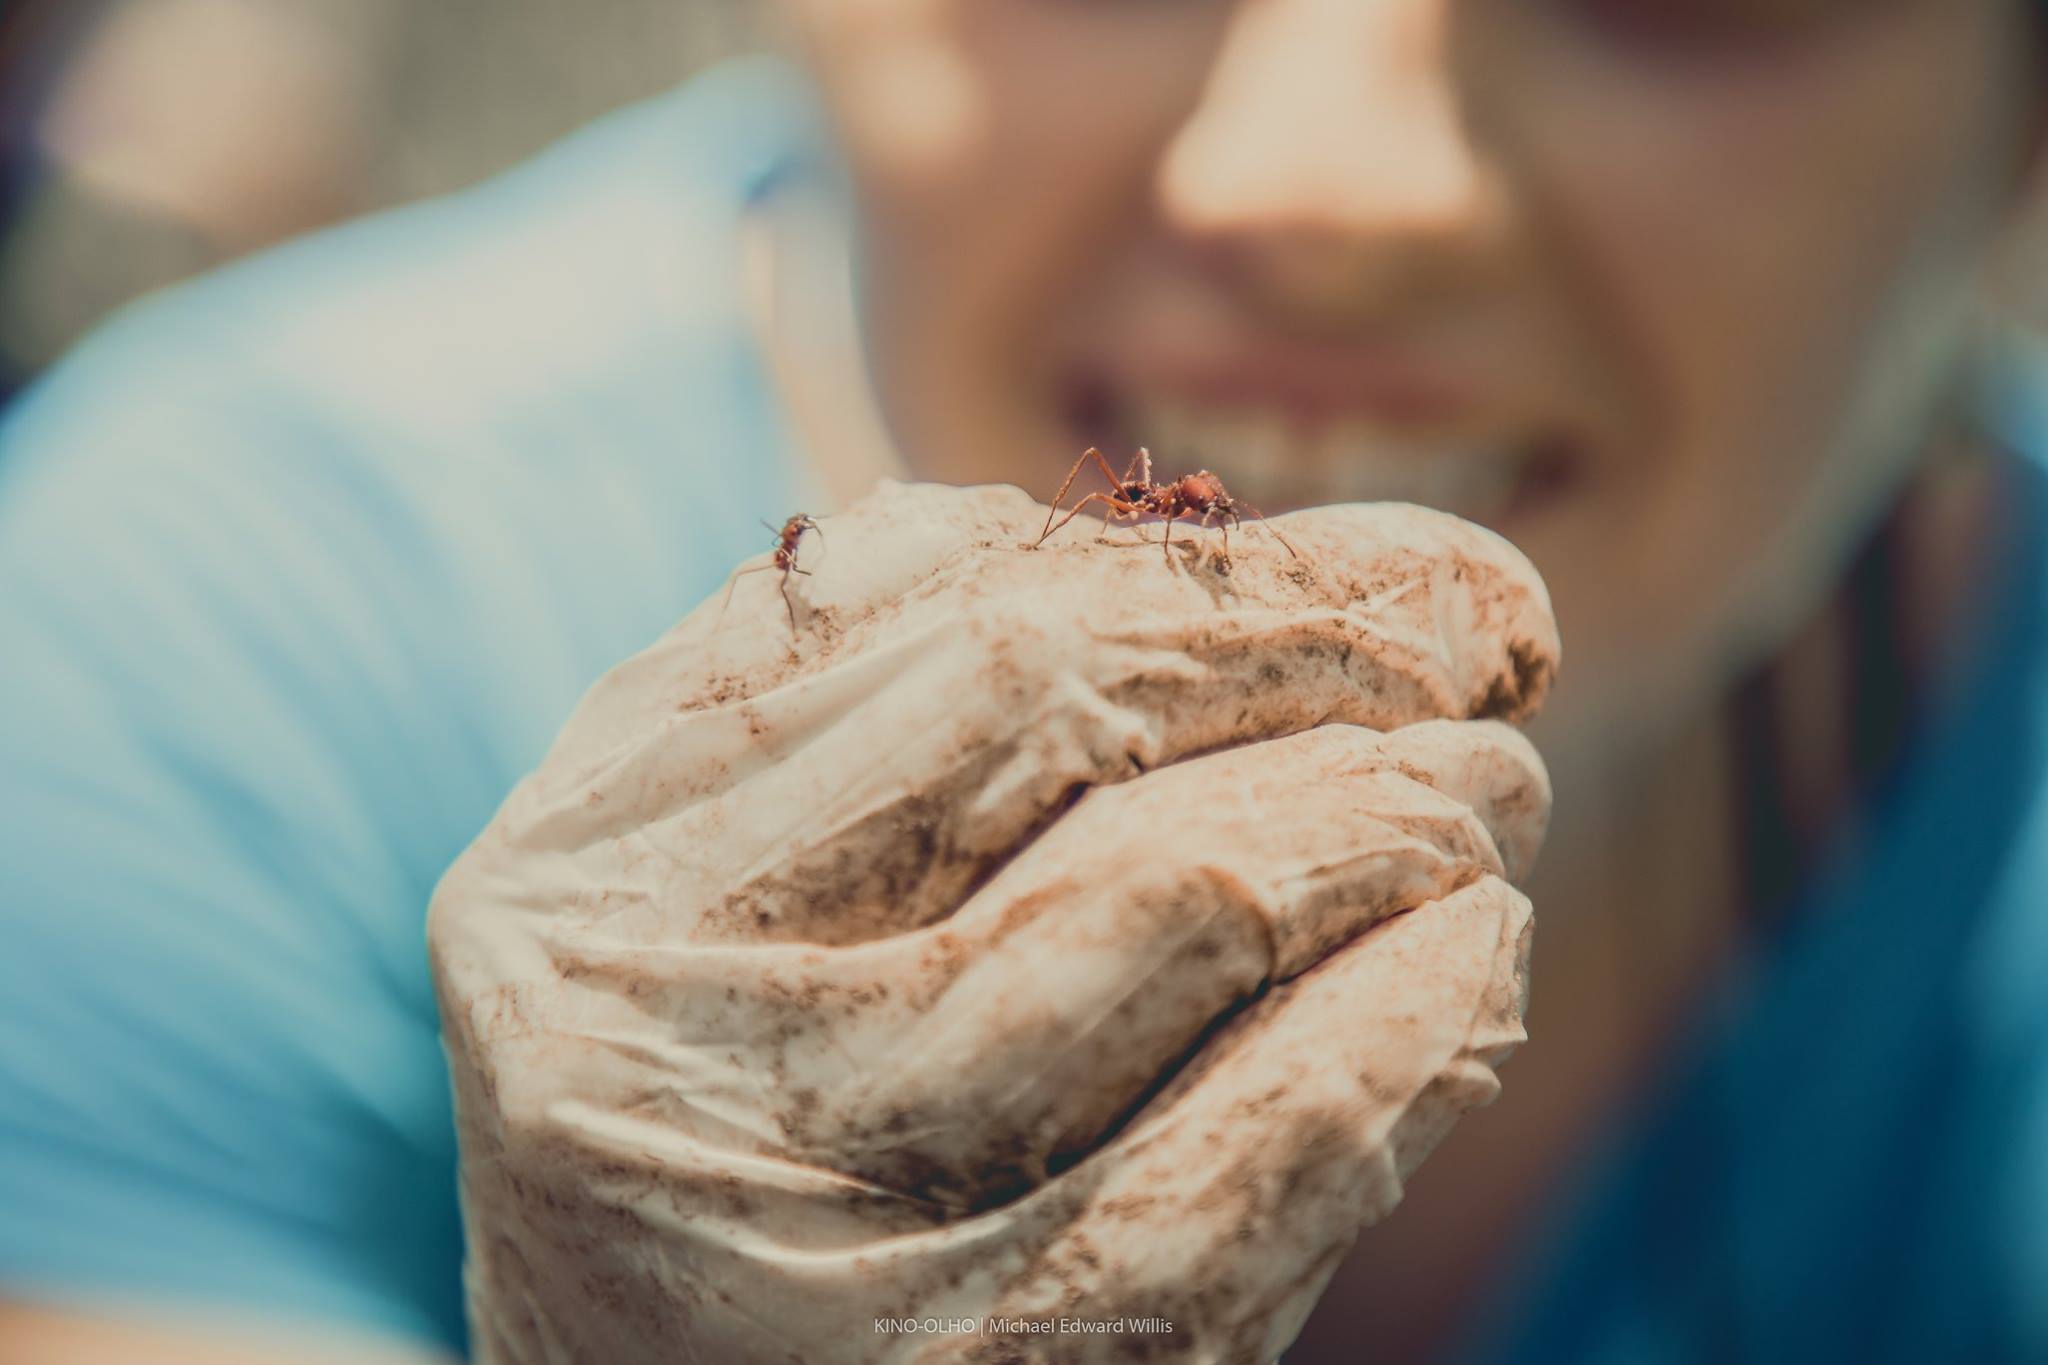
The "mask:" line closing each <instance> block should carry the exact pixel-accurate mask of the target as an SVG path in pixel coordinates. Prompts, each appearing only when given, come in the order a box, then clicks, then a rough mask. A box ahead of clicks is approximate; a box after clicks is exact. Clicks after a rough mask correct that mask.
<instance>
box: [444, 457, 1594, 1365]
mask: <svg viewBox="0 0 2048 1365" xmlns="http://www.w3.org/2000/svg"><path fill="white" fill-rule="evenodd" d="M1044 520H1045V508H1044V507H1043V506H1041V505H1039V504H1037V503H1034V502H1032V501H1031V500H1030V499H1029V498H1028V497H1026V496H1025V495H1024V494H1022V493H1020V492H1018V491H1017V490H1015V489H1007V488H980V489H965V490H963V489H952V488H942V487H935V486H908V485H888V486H886V487H884V488H883V489H882V490H881V491H880V492H878V493H876V494H875V495H874V496H873V497H871V498H869V499H868V500H866V501H864V502H862V503H861V504H859V505H858V506H856V507H855V508H853V509H852V510H851V511H849V512H847V513H845V514H844V515H842V516H839V517H835V518H832V519H831V520H829V521H827V522H826V523H825V528H826V533H827V537H828V539H827V542H826V545H827V546H828V547H829V548H827V549H824V550H823V551H821V549H820V546H819V544H818V542H817V541H815V540H807V541H806V542H805V545H804V548H803V550H802V552H801V553H802V558H801V561H800V562H801V564H802V566H803V567H805V568H807V569H812V570H813V571H814V573H813V576H811V577H808V578H798V579H795V580H793V581H792V584H791V587H790V593H791V597H792V599H793V601H794V610H795V615H796V621H797V629H796V631H795V633H794V634H792V631H791V627H790V621H789V614H788V610H787V609H786V608H785V606H784V601H783V598H782V596H781V584H780V582H779V578H780V576H779V575H778V574H777V573H774V572H767V573H755V574H751V575H748V576H746V577H744V578H742V579H741V580H740V582H739V585H738V591H737V593H736V594H735V595H734V596H733V598H732V601H731V604H730V606H729V607H727V608H724V609H721V607H720V603H719V600H718V599H719V598H720V597H723V596H724V594H723V593H720V594H717V595H714V597H713V598H712V599H711V600H710V603H709V605H707V606H706V607H704V608H701V609H699V610H698V611H697V612H696V613H695V614H693V615H692V616H691V617H690V618H689V619H687V620H685V621H684V622H683V623H682V624H681V625H680V626H678V627H677V628H676V629H675V630H673V631H672V632H670V633H669V634H668V635H667V636H665V637H664V638H663V639H662V640H660V641H659V642H658V643H656V644H655V645H654V646H653V647H652V648H651V649H649V650H648V651H646V652H645V653H643V654H641V655H639V656H637V657H636V658H633V659H631V660H629V661H627V662H626V663H624V664H622V665H621V666H620V667H619V668H617V669H616V670H614V671H613V672H612V673H611V674H610V675H609V676H607V677H606V678H605V679H604V680H603V681H601V682H600V683H599V684H598V685H597V686H596V687H595V688H594V689H593V690H592V692H591V693H590V695H589V696H588V697H587V698H585V700H584V701H583V703H582V705H581V706H580V707H579V708H578V710H577V711H576V713H575V715H574V716H573V717H572V718H571V719H570V721H569V723H568V726H567V728H566V729H565V730H564V731H563V733H562V735H561V737H560V738H559V740H558V741H557V742H556V744H555V746H554V748H553V750H552V751H551V752H550V753H549V755H548V757H547V759H546V761H545V762H544V763H543V765H542V766H541V768H540V770H539V771H538V772H536V773H535V774H534V775H533V776H531V777H530V778H528V779H527V780H526V781H525V782H524V783H522V784H521V785H520V786H519V788H518V789H517V790H516V791H515V792H514V793H513V794H512V796H511V797H510V798H509V799H508V800H507V801H506V803H505V806H504V808H503V809H502V810H501V811H500V812H499V813H498V816H497V818H496V819H495V820H494V821H493V822H492V824H491V826H490V828H489V829H488V830H487V831H485V833H484V834H483V835H482V836H481V837H480V838H479V839H478V840H477V842H476V843H475V845H473V846H472V847H471V848H470V850H469V851H468V852H467V853H466V854H465V855H464V856H463V858H462V859H461V860H460V861H459V862H458V863H457V864H456V865H455V867H454V868H453V869H452V870H451V871H450V872H449V874H448V876H447V877H446V879H445V880H444V881H443V882H442V884H441V887H440V888H439V890H438V892H437V893H436V896H435V899H434V904H433V910H432V916H431V929H430V932H431V940H432V947H433V954H434V963H435V969H436V979H437V984H438V987H439V991H440V997H441V1007H442V1012H443V1016H444V1019H445V1022H446V1028H447V1041H448V1050H449V1055H450V1060H451V1063H452V1065H453V1069H454V1077H455V1088H456V1099H457V1114H458V1120H459V1130H460V1137H461V1145H462V1177H463V1203H464V1213H465V1219H466V1224H467V1229H468V1238H469V1257H470V1261H469V1267H468V1279H469V1296H470V1310H471V1316H472V1321H473V1324H474V1339H475V1340H474V1344H475V1350H476V1353H477V1359H478V1360H479V1361H482V1362H486V1363H487V1365H507V1363H509V1362H517V1363H518V1365H537V1363H538V1362H543V1361H548V1362H567V1361H576V1362H601V1363H602V1365H628V1363H630V1362H640V1361H648V1362H653V1361H662V1362H678V1361H706V1362H719V1363H720V1365H729V1363H730V1362H740V1361H788V1362H798V1363H800V1365H819V1363H820V1362H831V1361H907V1360H927V1359H948V1360H953V1359H963V1358H964V1359H987V1360H1048V1361H1051V1360H1057V1361H1091V1360H1111V1359H1125V1358H1132V1357H1134V1356H1138V1355H1141V1354H1143V1355H1144V1358H1147V1359H1169V1358H1170V1359H1176V1360H1203V1361H1208V1360H1217V1361H1222V1360H1229V1361H1251V1360H1271V1359H1273V1358H1274V1357H1275V1356H1277V1354H1278V1353H1279V1352H1280V1350H1281V1349H1282V1348H1284V1347H1285V1346H1286V1345H1287V1343H1288V1342H1289V1341H1291V1340H1292V1339H1293V1337H1294V1335H1295V1333H1296V1332H1297V1330H1298V1329H1299V1327H1300V1325H1301V1323H1302V1321H1303V1319H1304V1318H1305V1317H1306V1316H1307V1314H1308V1311H1309V1309H1310V1307H1311V1306H1312V1305H1313V1304H1314V1302H1315V1299H1316V1297H1317V1295H1318V1294H1319V1293H1320V1292H1321V1290H1322V1287H1323V1285H1324V1284H1325V1283H1326V1282H1327V1280H1328V1277H1329V1275H1330V1273H1331V1271H1332V1270H1333V1269H1334V1268H1335V1267H1336V1265H1337V1263H1338V1261H1339V1260H1340V1259H1341V1258H1342V1256H1343V1255H1344V1253H1345V1251H1346V1250H1347V1248H1348V1247H1349V1246H1350V1245H1351V1243H1352V1241H1353V1239H1354V1238H1355V1237H1356V1235H1357V1233H1358V1231H1359V1229H1360V1228H1361V1227H1363V1226H1364V1225H1366V1224H1368V1223H1370V1222H1372V1221H1373V1220H1375V1219H1377V1218H1378V1217H1380V1216H1381V1215H1383V1214H1385V1213H1386V1212H1387V1210H1388V1209H1389V1208H1391V1207H1392V1206H1393V1204H1394V1203H1395V1201H1396V1200H1397V1199H1398V1198H1399V1196H1400V1191H1401V1181H1402V1179H1403V1177H1404V1176H1405V1175H1406V1174H1407V1172H1408V1171H1409V1170H1410V1169H1411V1168H1412V1167H1413V1166H1414V1165H1415V1164H1416V1163H1417V1162H1418V1161H1419V1160H1420V1159H1421V1158H1422V1156H1423V1155H1424V1154H1425V1153H1426V1152H1427V1151H1428V1149H1429V1148H1430V1147H1431V1146H1432V1145H1434V1143H1435V1142H1436V1141H1437V1140H1438V1139H1439V1138H1440V1137H1441V1136H1442V1135H1443V1134H1444V1133H1445V1131H1447V1129H1448V1128H1449V1126H1450V1124H1451V1123H1452V1122H1453V1120H1454V1119H1455V1117H1456V1116H1457V1114H1458V1113H1459V1112H1461V1111H1462V1110H1464V1109H1466V1108H1468V1107H1470V1106H1471V1105H1474V1104H1478V1103H1483V1102H1484V1101H1486V1100H1487V1099H1489V1098H1491V1096H1492V1095H1493V1094H1494V1092H1495V1090H1496V1088H1497V1083H1496V1081H1495V1079H1494V1075H1493V1070H1492V1068H1493V1067H1494V1066H1495V1065H1496V1064H1498V1062H1499V1061H1500V1060H1501V1059H1502V1058H1503V1057H1504V1056H1505V1055H1506V1054H1507V1052H1508V1051H1509V1050H1510V1049H1511V1048H1512V1047H1513V1046H1514V1045H1515V1044H1516V1043H1517V1042H1519V1041H1520V1040H1521V1038H1522V1037H1523V1034H1522V1029H1521V1012H1522V1006H1523V1001H1524V997H1525V990H1524V975H1525V970H1526V962H1527V951H1528V938H1529V908H1528V904H1527V902H1526V901H1525V900H1524V899H1523V898H1522V897H1521V895H1520V894H1519V893H1517V892H1516V891H1514V890H1513V889H1512V888H1511V887H1510V885H1509V881H1510V880H1511V879H1512V878H1514V877H1515V876H1516V875H1518V874H1519V873H1520V872H1521V871H1523V870H1524V869H1526V867H1527V866H1528V864H1529V862H1530V860H1531V859H1532V858H1533V856H1534V854H1535V850H1536V846H1537V844H1538V842H1539V841H1540V839H1541V837H1542V830H1543V826H1544V823H1545V820H1546V818H1547V815H1548V810H1549V787H1548V783H1547V779H1546V778H1545V776H1544V772H1543V768H1542V765H1541V763H1540V762H1539V761H1538V759H1537V757H1536V755H1535V753H1534V752H1533V751H1532V750H1531V749H1530V747H1529V746H1528V744H1527V742H1526V741H1524V740H1523V739H1522V738H1521V736H1520V735H1519V734H1518V733H1517V732H1516V731H1515V730H1513V729H1512V728H1510V727H1509V726H1508V725H1507V724H1503V723H1501V720H1499V719H1493V718H1496V717H1497V718H1502V719H1506V720H1513V719H1518V718H1520V717H1522V716H1524V715H1526V714H1527V713H1528V712H1529V711H1530V710H1531V709H1533V707H1534V706H1535V705H1536V704H1537V702H1538V701H1539V699H1540V695H1541V693H1542V691H1543V690H1544V687H1545V686H1546V685H1547V682H1548V680H1549V678H1550V675H1551V672H1552V670H1553V668H1554V666H1555V661H1556V656H1557V641H1556V635H1555V630H1554V627H1553V625H1552V621H1551V616H1550V610H1549V604H1548V601H1547V599H1546V597H1545V595H1544V592H1543V588H1542V585H1541V584H1540V582H1539V581H1538V580H1537V578H1536V576H1535V574H1534V572H1533V571H1532V570H1531V569H1530V568H1529V566H1528V564H1527V563H1526V562H1525V561H1524V560H1523V559H1522V558H1521V556H1520V555H1519V554H1517V553H1516V552H1515V551H1514V550H1513V549H1511V548H1510V547H1508V546H1507V545H1506V544H1505V542H1503V541H1501V540H1499V539H1498V538H1497V537H1495V536H1493V535H1491V534H1490V533H1488V532H1485V531H1483V530H1480V529H1478V528H1476V527H1472V526H1469V525H1467V524H1465V523H1463V522H1460V521H1457V520H1455V519H1453V518H1451V517H1448V516H1443V515H1440V514H1437V513H1433V512H1427V511H1423V510H1420V509H1417V508H1412V507H1399V506H1373V507H1356V506H1354V507H1339V508H1328V509H1322V510H1318V511H1315V512H1310V513H1301V514H1296V515H1294V516H1290V517H1288V518H1286V520H1285V522H1284V526H1285V532H1286V536H1287V539H1288V541H1289V542H1291V543H1292V545H1293V546H1294V547H1295V549H1297V550H1298V551H1299V556H1298V557H1296V556H1294V555H1291V554H1289V552H1288V551H1287V550H1286V549H1285V548H1283V547H1282V546H1281V544H1280V543H1279V542H1278V540H1277V539H1276V538H1275V537H1274V536H1273V535H1271V534H1270V533H1269V532H1268V531H1266V530H1262V529H1260V528H1258V527H1256V526H1252V525H1247V526H1246V527H1245V528H1244V529H1242V530H1240V531H1239V532H1237V533H1236V534H1234V535H1233V536H1232V537H1231V550H1232V553H1233V556H1234V560H1233V562H1232V563H1231V564H1230V565H1229V566H1228V567H1227V569H1226V568H1225V567H1224V566H1222V565H1221V564H1219V563H1218V562H1217V561H1216V560H1215V559H1214V558H1213V554H1209V555H1205V554H1204V553H1203V552H1204V551H1209V552H1213V550H1214V547H1215V538H1214V536H1213V535H1209V536H1202V535H1194V534H1188V533H1187V532H1186V529H1185V528H1179V530H1178V531H1177V534H1176V537H1175V539H1176V545H1175V548H1174V552H1173V559H1172V561H1171V562H1169V561H1168V560H1167V558H1166V555H1165V554H1164V552H1162V550H1161V548H1160V547H1159V545H1158V544H1157V543H1156V540H1157V536H1158V530H1157V528H1153V529H1152V530H1151V535H1152V537H1153V543H1149V544H1138V543H1137V541H1136V536H1135V534H1134V533H1133V532H1131V531H1130V530H1121V531H1117V532H1114V533H1112V534H1111V535H1110V536H1109V537H1108V538H1107V539H1103V540H1100V541H1098V540H1096V539H1095V538H1094V537H1093V536H1092V535H1091V534H1087V533H1083V532H1082V530H1081V527H1080V525H1077V526H1075V527H1074V528H1071V529H1070V530H1069V531H1067V532H1065V533H1063V534H1062V535H1061V536H1059V537H1056V538H1055V539H1054V541H1053V542H1051V543H1048V544H1047V545H1045V546H1044V547H1042V548H1038V549H1030V548H1026V546H1027V545H1028V544H1029V542H1030V541H1031V540H1032V539H1033V538H1034V537H1036V535H1037V534H1038V532H1039V529H1040V527H1041V525H1042V524H1043V523H1044ZM1183 540H1185V541H1186V542H1187V543H1186V545H1185V547H1183V545H1182V544H1181V543H1180V542H1181V541H1183ZM1434 718H1448V719H1434ZM1060 1317H1066V1318H1069V1319H1076V1320H1080V1321H1082V1322H1088V1323H1097V1324H1101V1323H1109V1324H1111V1326H1112V1327H1114V1326H1116V1324H1115V1323H1114V1320H1116V1319H1120V1318H1121V1319H1126V1320H1127V1321H1125V1322H1124V1323H1122V1324H1121V1330H1108V1331H1103V1330H1096V1331H1090V1330H1087V1329H1086V1328H1082V1327H1076V1328H1075V1330H1072V1331H1068V1332H1066V1333H1063V1334H1062V1333H1059V1332H1057V1331H1051V1332H1041V1331H1039V1330H1036V1328H1035V1327H1027V1328H1025V1329H1024V1330H1018V1331H1011V1332H1003V1331H998V1330H993V1329H991V1328H990V1326H989V1325H988V1323H987V1322H986V1320H987V1319H990V1318H1031V1319H1034V1320H1044V1321H1045V1322H1046V1323H1047V1324H1049V1325H1057V1319H1058V1318H1060ZM900 1319H918V1320H928V1319H940V1320H943V1321H942V1322H941V1324H940V1326H941V1328H942V1330H941V1332H940V1333H937V1334H934V1333H932V1332H930V1331H929V1330H916V1331H910V1332H892V1331H890V1330H888V1323H887V1322H886V1321H884V1322H881V1324H880V1325H878V1320H900ZM1131 1319H1138V1320H1142V1319H1152V1320H1154V1321H1153V1322H1152V1323H1150V1324H1149V1327H1150V1329H1151V1330H1149V1331H1141V1330H1139V1328H1140V1327H1141V1326H1145V1325H1146V1324H1142V1323H1138V1322H1132V1321H1128V1320H1131ZM963 1320H964V1321H963ZM1166 1324H1170V1329H1169V1328H1168V1327H1167V1325H1166ZM930 1325H931V1324H930V1323H929V1322H924V1323H921V1324H920V1327H921V1328H927V1329H928V1328H929V1326H930ZM1146 1352H1149V1353H1150V1354H1144V1353H1146Z"/></svg>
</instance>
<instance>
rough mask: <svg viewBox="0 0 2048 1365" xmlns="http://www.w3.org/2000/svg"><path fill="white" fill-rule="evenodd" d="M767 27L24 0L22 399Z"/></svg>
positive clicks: (8, 14)
mask: <svg viewBox="0 0 2048 1365" xmlns="http://www.w3.org/2000/svg"><path fill="white" fill-rule="evenodd" d="M755 29H756V24H755V22H754V4H753V0H682V2H680V3H679V0H599V2H597V3H592V0H426V2H424V3H423V2H422V0H0V401H4V399H5V397H6V395H8V394H10V393H12V392H14V391H15V390H17V389H19V388H20V386H21V385H22V384H23V383H24V382H26V381H27V380H28V379H29V378H31V377H33V375H34V374H35V373H36V371H37V370H39V369H40V368H42V367H43V366H44V365H46V364H48V363H49V362H50V360H51V359H53V358H54V357H55V356H57V355H58V354H60V353H61V352H62V351H63V350H64V349H65V348H66V347H67V346H68V345H70V343H71V342H72V341H73V340H75V339H76V338H77V337H78V336H79V335H80V334H81V333H83V332H84V331H85V330H86V329H88V328H89V327H91V326H92V325H93V323H94V322H96V321H97V320H98V319H99V318H100V317H102V316H103V315H105V314H106V313H107V312H108V311H109V310H111V309H113V308H116V307H118V306H120V305H121V304H122V303H124V302H126V301H128V300H129V299H132V298H134V297H136V296H137V295H139V294H142V293H144V292H146V291H148V290H150V289H154V288H156V287H158V286H161V285H164V284H168V283H171V282H173V281H176V280H178V279H181V278H184V277H185V276H187V275H190V274H193V273H195V272H197V271H199V270H203V269H206V268H207V267H210V266H213V265H216V264H218V263H220V262H222V261H225V260H228V259H231V258H233V257H235V256H238V255H241V254H243V253H244V252H248V251H251V250H254V249H256V248H259V247H262V246H266V245H268V244H270V243H273V242H277V241H280V240H282V239H284V238H287V237H290V236H293V235H295V234H297V233H301V232H305V231H308V230H309V229H312V228H317V227H320V226H322V225H324V224H327V223H331V222H334V221H337V220H339V219H342V218H347V217H351V216H353V215H356V214H360V213H365V212H369V211H371V210H374V209H378V208H382V207H386V206H388V205H393V204H399V203H404V202H406V201H408V200H412V199H417V198H420V197H423V196H426V195H431V194H436V193H439V192H442V191H445V190H449V189H453V188H456V187H459V186H461V185H464V184H468V183H471V182H473V181H475V180H478V179H480V178H482V177H484V176H487V175H489V174H490V173H492V172H493V171H496V170H498V169H500V168H502V167H505V166H507V165H510V164H512V163H514V162H516V161H518V160H520V159H521V158H523V157H525V156H527V155H529V154H531V153H532V152H535V151H537V150H539V149H540V148H541V147H542V146H544V145H546V144H547V143H548V142H550V141H551V140H553V139H554V138H556V137H558V136H560V135H561V134H562V133H564V132H566V131H568V130H569V129H571V128H573V127H575V126H576V125H578V124H580V123H583V122H585V121H587V120H589V119H590V118H592V117H594V116H595V115H597V114H600V113H603V112H604V111H605V110H607V109H610V108H613V107H616V106H618V105H621V104H624V103H627V102H629V101H632V100H634V99H637V98H640V97H642V96H645V95H649V94H652V93H654V92H656V91H658V90H662V89H665V88H667V87H668V86H671V85H673V84H675V83H676V82H677V81H679V80H680V79H682V78H683V77H684V76H686V75H688V74H689V73H690V72H691V71H693V70H695V69H697V68H699V67H701V66H704V65H706V64H708V63H710V62H713V61H716V60H717V59H718V58H720V57H722V56H725V55H727V54H730V53H734V52H738V51H743V50H746V49H748V48H749V47H751V46H753V45H754V44H755V42H756V33H755Z"/></svg>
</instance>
